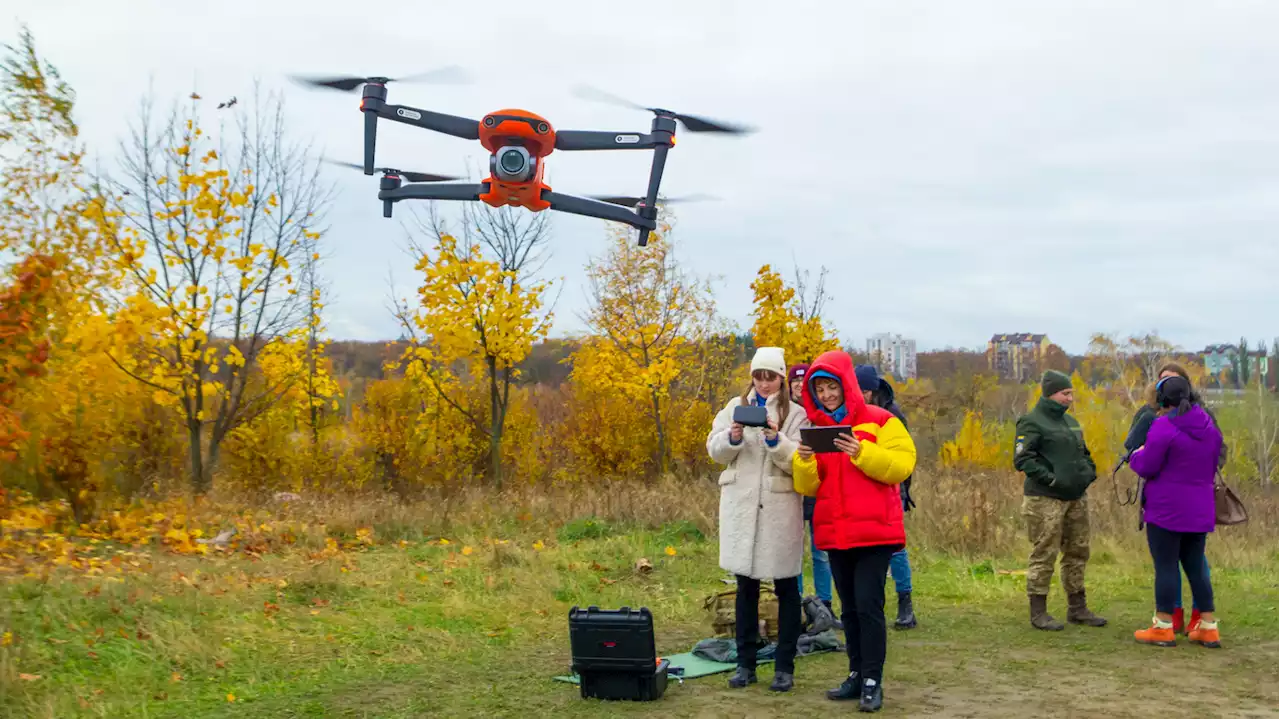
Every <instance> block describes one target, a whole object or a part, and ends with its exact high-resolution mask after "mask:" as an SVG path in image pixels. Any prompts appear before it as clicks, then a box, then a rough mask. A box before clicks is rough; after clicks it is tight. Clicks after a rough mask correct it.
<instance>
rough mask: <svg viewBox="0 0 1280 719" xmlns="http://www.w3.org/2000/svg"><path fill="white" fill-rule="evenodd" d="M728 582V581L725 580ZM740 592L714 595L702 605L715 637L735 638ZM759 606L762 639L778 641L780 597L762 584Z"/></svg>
mask: <svg viewBox="0 0 1280 719" xmlns="http://www.w3.org/2000/svg"><path fill="white" fill-rule="evenodd" d="M725 581H726V582H727V581H728V580H725ZM737 601H738V590H737V589H726V590H725V591H723V592H720V593H718V594H713V595H711V596H709V597H707V598H706V600H705V601H704V602H703V603H702V607H703V609H706V610H707V612H708V613H709V615H710V616H709V619H710V621H711V632H712V636H714V637H730V638H732V637H734V636H735V634H736V632H735V625H736V621H737V615H738V611H737V607H736V605H737ZM757 606H758V612H759V613H758V614H757V615H756V616H757V617H758V618H759V627H758V631H759V633H760V639H761V641H764V642H772V641H776V640H777V638H778V597H777V595H775V594H774V592H773V588H772V587H769V586H767V585H765V584H764V583H763V582H762V583H761V584H760V601H759V604H758V605H757Z"/></svg>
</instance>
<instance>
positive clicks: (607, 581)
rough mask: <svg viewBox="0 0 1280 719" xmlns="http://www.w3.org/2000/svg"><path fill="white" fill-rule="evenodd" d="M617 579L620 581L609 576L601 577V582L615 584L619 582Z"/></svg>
mask: <svg viewBox="0 0 1280 719" xmlns="http://www.w3.org/2000/svg"><path fill="white" fill-rule="evenodd" d="M617 581H618V580H616V579H610V578H608V577H600V583H601V584H615V583H617Z"/></svg>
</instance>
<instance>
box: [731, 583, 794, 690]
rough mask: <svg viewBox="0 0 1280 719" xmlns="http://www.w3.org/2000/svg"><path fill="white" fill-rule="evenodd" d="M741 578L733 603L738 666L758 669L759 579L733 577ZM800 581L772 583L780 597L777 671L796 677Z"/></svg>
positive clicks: (759, 643) (775, 668) (775, 658)
mask: <svg viewBox="0 0 1280 719" xmlns="http://www.w3.org/2000/svg"><path fill="white" fill-rule="evenodd" d="M734 576H736V577H737V578H738V596H737V598H736V600H735V604H734V630H735V633H736V634H737V641H738V666H740V667H746V668H747V669H755V668H756V651H757V650H758V649H759V648H760V646H761V644H763V642H762V641H761V640H760V580H759V579H752V578H751V577H744V576H742V575H741V574H737V575H734ZM799 580H800V578H799V577H786V578H784V579H775V580H773V591H774V594H776V595H777V597H778V652H777V654H776V655H775V656H774V670H775V671H779V672H787V673H789V674H794V673H795V671H796V641H797V640H799V639H800V628H801V622H800V581H799Z"/></svg>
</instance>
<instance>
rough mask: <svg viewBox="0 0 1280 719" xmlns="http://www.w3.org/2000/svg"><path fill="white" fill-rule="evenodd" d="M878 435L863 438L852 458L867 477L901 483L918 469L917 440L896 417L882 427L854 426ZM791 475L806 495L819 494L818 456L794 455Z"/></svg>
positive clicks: (798, 488) (888, 482)
mask: <svg viewBox="0 0 1280 719" xmlns="http://www.w3.org/2000/svg"><path fill="white" fill-rule="evenodd" d="M853 429H854V431H862V432H866V433H868V434H872V435H875V438H876V441H875V442H870V441H867V440H865V439H864V440H862V442H861V445H862V448H861V451H859V452H858V457H857V458H856V459H852V462H853V466H855V467H857V468H858V469H859V470H861V471H862V473H863V474H865V475H866V476H867V477H870V478H871V479H874V480H875V481H877V482H882V483H884V484H900V483H902V481H903V480H905V479H906V478H907V477H910V476H911V473H912V472H914V471H915V468H916V443H915V442H914V441H912V439H911V434H910V433H909V432H907V428H906V427H905V426H904V425H903V424H902V420H900V419H898V418H897V417H890V418H889V421H888V422H885V423H884V425H883V426H881V425H877V424H860V425H858V426H856V427H854V428H853ZM791 477H792V480H793V483H794V484H795V488H796V491H797V492H799V493H800V494H803V495H804V496H806V497H815V496H817V494H818V485H819V484H821V483H822V478H821V477H819V476H818V461H817V458H816V457H810V458H809V459H807V460H806V459H801V457H800V455H799V453H797V454H795V455H792V458H791Z"/></svg>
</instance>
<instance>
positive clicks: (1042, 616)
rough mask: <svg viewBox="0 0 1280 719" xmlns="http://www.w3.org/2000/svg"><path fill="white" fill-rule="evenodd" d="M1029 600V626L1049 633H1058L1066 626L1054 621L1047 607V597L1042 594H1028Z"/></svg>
mask: <svg viewBox="0 0 1280 719" xmlns="http://www.w3.org/2000/svg"><path fill="white" fill-rule="evenodd" d="M1027 597H1028V598H1029V599H1030V600H1031V626H1033V627H1035V628H1036V629H1043V630H1045V631H1049V632H1060V631H1062V630H1063V629H1066V625H1064V624H1063V623H1062V622H1060V621H1058V620H1057V619H1054V618H1053V616H1052V615H1050V614H1049V611H1048V609H1047V608H1046V607H1047V604H1048V599H1049V597H1048V596H1046V595H1044V594H1028V595H1027Z"/></svg>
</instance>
